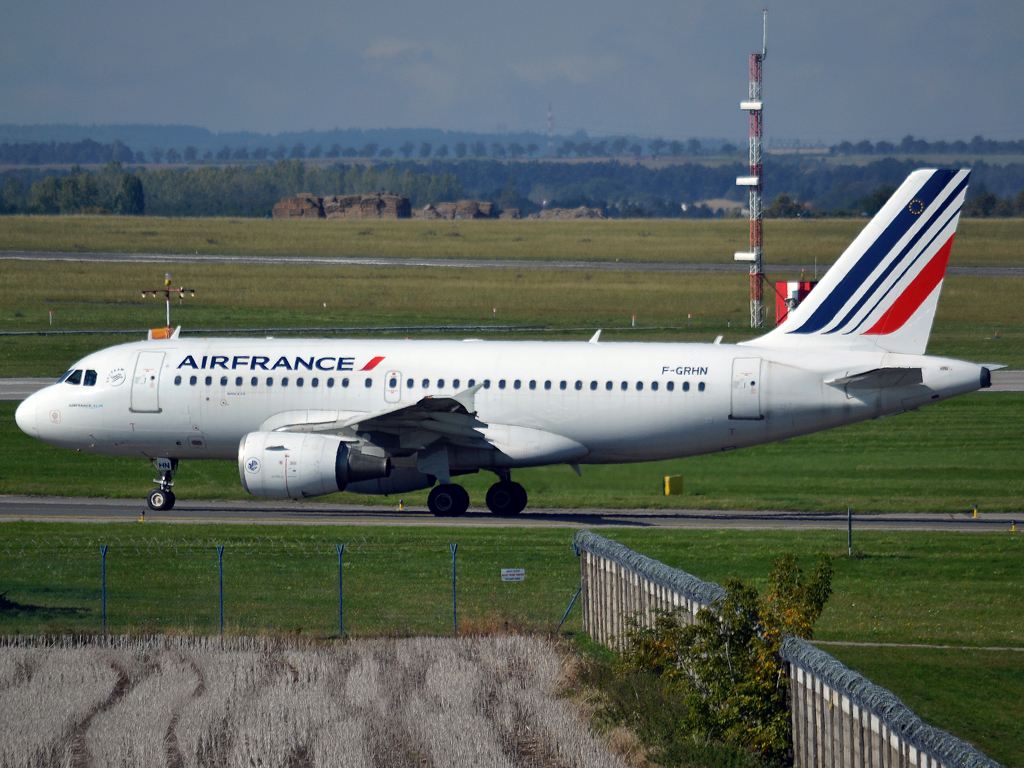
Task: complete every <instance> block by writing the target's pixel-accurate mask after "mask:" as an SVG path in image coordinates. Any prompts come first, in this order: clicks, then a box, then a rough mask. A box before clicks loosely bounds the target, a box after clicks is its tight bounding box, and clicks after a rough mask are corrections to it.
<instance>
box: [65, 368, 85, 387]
mask: <svg viewBox="0 0 1024 768" xmlns="http://www.w3.org/2000/svg"><path fill="white" fill-rule="evenodd" d="M64 381H65V383H67V384H76V385H77V384H81V383H82V371H81V370H78V371H72V373H71V375H70V376H68V377H67V379H65V380H64Z"/></svg>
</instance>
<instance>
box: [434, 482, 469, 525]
mask: <svg viewBox="0 0 1024 768" xmlns="http://www.w3.org/2000/svg"><path fill="white" fill-rule="evenodd" d="M427 506H428V507H429V508H430V511H431V512H432V513H433V514H434V515H435V516H436V517H459V516H460V515H464V514H466V510H467V509H469V494H468V493H466V489H465V488H463V487H462V486H461V485H454V484H451V483H447V484H442V485H438V486H435V487H434V490H432V491H431V492H430V495H429V496H428V497H427Z"/></svg>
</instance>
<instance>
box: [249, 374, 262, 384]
mask: <svg viewBox="0 0 1024 768" xmlns="http://www.w3.org/2000/svg"><path fill="white" fill-rule="evenodd" d="M259 383H260V380H259V379H258V378H256V377H255V376H253V377H252V379H250V380H249V384H251V385H252V386H254V387H255V386H258V385H259Z"/></svg>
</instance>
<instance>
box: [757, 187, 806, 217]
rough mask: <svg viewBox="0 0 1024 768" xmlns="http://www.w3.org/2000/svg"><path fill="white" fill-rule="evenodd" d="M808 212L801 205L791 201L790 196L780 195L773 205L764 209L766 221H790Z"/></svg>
mask: <svg viewBox="0 0 1024 768" xmlns="http://www.w3.org/2000/svg"><path fill="white" fill-rule="evenodd" d="M806 210H807V209H806V208H804V206H803V205H801V204H800V203H798V202H796V201H795V200H790V198H789V195H785V194H782V193H779V194H778V195H776V196H775V199H774V200H773V201H772V204H771V205H770V206H769V207H767V208H765V209H764V216H765V218H766V219H789V218H793V217H794V216H799V215H800V214H802V213H804V211H806Z"/></svg>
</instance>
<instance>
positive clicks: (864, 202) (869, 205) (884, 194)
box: [853, 184, 896, 216]
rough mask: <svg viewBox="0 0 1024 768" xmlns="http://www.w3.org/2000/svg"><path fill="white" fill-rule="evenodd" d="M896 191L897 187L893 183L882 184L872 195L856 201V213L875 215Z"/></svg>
mask: <svg viewBox="0 0 1024 768" xmlns="http://www.w3.org/2000/svg"><path fill="white" fill-rule="evenodd" d="M895 191H896V187H894V186H893V185H892V184H880V185H879V186H877V187H875V189H874V191H873V192H872V193H871V194H870V195H867V196H865V197H862V198H860V199H859V200H856V201H854V203H853V210H854V211H855V212H856V213H866V214H867V215H868V216H874V215H875V214H876V213H878V212H879V211H880V210H881V209H882V206H883V205H885V204H886V202H888V200H889V198H890V197H892V195H893V192H895Z"/></svg>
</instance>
